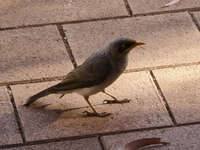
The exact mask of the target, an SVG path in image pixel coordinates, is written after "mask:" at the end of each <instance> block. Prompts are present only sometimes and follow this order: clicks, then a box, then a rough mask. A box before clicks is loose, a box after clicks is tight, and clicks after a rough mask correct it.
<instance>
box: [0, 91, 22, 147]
mask: <svg viewBox="0 0 200 150" xmlns="http://www.w3.org/2000/svg"><path fill="white" fill-rule="evenodd" d="M20 142H22V140H21V136H20V133H19V130H18V126H17V123H16V120H15V115H14V111H13V108H12V105H11V103H10V99H9V96H8V93H7V90H6V88H5V87H0V145H3V144H15V143H20Z"/></svg>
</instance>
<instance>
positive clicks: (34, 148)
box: [7, 138, 101, 150]
mask: <svg viewBox="0 0 200 150" xmlns="http://www.w3.org/2000/svg"><path fill="white" fill-rule="evenodd" d="M27 149H31V150H101V146H100V144H99V142H98V139H97V138H87V139H81V140H74V141H64V142H52V143H48V144H39V145H31V146H23V147H16V148H9V149H7V150H27Z"/></svg>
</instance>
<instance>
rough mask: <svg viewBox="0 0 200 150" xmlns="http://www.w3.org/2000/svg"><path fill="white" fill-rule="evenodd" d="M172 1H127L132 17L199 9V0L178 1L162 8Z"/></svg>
mask: <svg viewBox="0 0 200 150" xmlns="http://www.w3.org/2000/svg"><path fill="white" fill-rule="evenodd" d="M170 1H172V0H153V1H150V0H134V1H133V0H128V2H129V4H130V6H131V9H132V11H133V14H134V15H138V14H145V13H152V12H162V11H173V10H180V9H187V8H189V9H191V8H199V9H200V1H199V0H192V1H188V0H180V2H178V3H176V4H174V5H171V6H169V7H163V6H165V4H168V3H169V2H170Z"/></svg>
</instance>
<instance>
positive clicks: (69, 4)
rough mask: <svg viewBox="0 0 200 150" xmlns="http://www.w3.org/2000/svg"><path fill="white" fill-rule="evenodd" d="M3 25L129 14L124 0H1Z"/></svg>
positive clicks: (0, 18)
mask: <svg viewBox="0 0 200 150" xmlns="http://www.w3.org/2000/svg"><path fill="white" fill-rule="evenodd" d="M0 3H1V6H0V22H1V24H0V28H2V27H10V26H22V25H30V24H41V23H52V22H62V21H73V20H83V19H92V18H103V17H112V16H124V15H128V12H127V10H126V7H125V4H124V2H123V0H115V1H110V0H95V1H94V0H81V1H80V0H51V1H49V0H29V1H27V0H15V1H13V0H7V1H4V0H0Z"/></svg>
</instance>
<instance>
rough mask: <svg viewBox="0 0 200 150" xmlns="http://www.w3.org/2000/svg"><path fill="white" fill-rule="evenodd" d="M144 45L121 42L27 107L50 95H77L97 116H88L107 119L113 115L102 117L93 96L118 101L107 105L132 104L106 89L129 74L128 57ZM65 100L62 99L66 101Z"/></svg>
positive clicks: (104, 51)
mask: <svg viewBox="0 0 200 150" xmlns="http://www.w3.org/2000/svg"><path fill="white" fill-rule="evenodd" d="M144 44H145V43H143V42H137V41H135V40H132V39H129V38H118V39H116V40H114V41H113V42H111V43H110V44H109V45H108V46H107V47H105V48H104V49H102V50H98V51H96V52H94V53H93V54H92V55H91V56H90V57H88V58H87V59H86V61H85V62H84V63H83V64H82V65H80V66H78V67H77V68H75V69H74V70H72V71H71V72H69V73H68V74H67V75H66V77H65V79H64V80H63V81H61V82H60V83H58V84H56V85H54V86H52V87H49V88H47V89H45V90H43V91H41V92H39V93H37V94H35V95H33V96H31V97H30V98H29V99H28V100H27V102H26V103H25V104H24V106H29V105H31V104H32V103H33V102H35V101H36V100H37V99H39V98H41V97H44V96H47V95H49V94H62V96H64V95H65V94H67V93H72V92H76V93H78V94H80V95H82V96H83V97H84V99H85V100H86V102H87V103H88V105H89V106H90V108H91V109H92V111H93V112H88V111H85V113H86V115H87V116H98V117H105V116H108V115H110V113H106V112H103V113H98V112H97V111H96V110H95V109H94V107H93V106H92V104H91V103H90V101H89V96H91V95H93V94H96V93H98V92H103V93H105V94H107V95H109V96H110V97H112V98H113V99H114V100H110V101H109V100H106V101H105V102H107V103H126V102H129V100H122V101H119V100H117V99H116V98H115V97H114V96H112V95H111V94H109V93H107V92H105V88H106V87H108V86H109V85H110V84H112V83H113V82H114V81H115V80H116V79H117V78H118V77H119V76H120V75H121V74H122V72H123V71H124V70H125V68H126V66H127V62H128V57H127V56H128V53H129V52H130V51H131V49H133V48H135V47H136V46H139V45H144ZM62 96H61V97H62Z"/></svg>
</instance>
